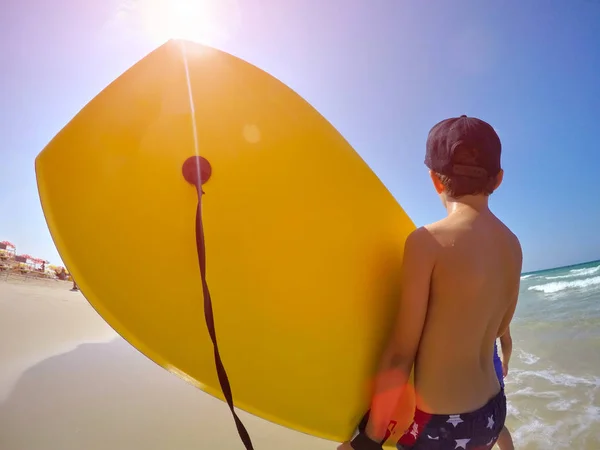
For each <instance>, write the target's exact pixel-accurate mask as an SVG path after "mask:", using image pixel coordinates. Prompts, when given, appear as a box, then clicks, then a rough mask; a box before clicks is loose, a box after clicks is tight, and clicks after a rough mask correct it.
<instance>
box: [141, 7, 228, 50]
mask: <svg viewBox="0 0 600 450" xmlns="http://www.w3.org/2000/svg"><path fill="white" fill-rule="evenodd" d="M134 2H135V3H134V5H135V6H134V8H132V9H135V14H136V15H137V16H138V17H137V18H138V20H139V22H138V23H139V25H140V26H141V28H142V29H141V31H142V33H143V34H144V35H145V36H147V37H148V38H149V39H151V40H153V41H155V42H156V43H160V42H164V41H167V40H169V39H187V40H190V41H195V42H200V43H203V44H207V45H211V44H214V43H215V42H217V41H221V40H223V39H227V38H229V37H230V35H231V33H232V32H233V31H235V30H234V29H232V28H235V27H236V25H237V23H236V21H235V19H237V18H238V14H239V11H238V8H237V4H236V2H235V1H227V0H134Z"/></svg>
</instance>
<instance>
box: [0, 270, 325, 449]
mask: <svg viewBox="0 0 600 450" xmlns="http://www.w3.org/2000/svg"><path fill="white" fill-rule="evenodd" d="M70 288H71V283H66V282H57V281H37V280H27V281H23V280H21V279H16V278H12V279H9V280H8V281H5V280H4V279H3V278H2V279H0V333H1V334H0V449H2V450H82V449H85V450H133V449H142V448H143V449H144V450H174V449H177V450H198V449H215V450H221V449H222V450H225V449H227V450H235V449H243V448H244V447H243V445H242V444H241V442H240V441H239V438H238V437H237V432H236V430H235V426H234V423H233V420H232V419H231V416H230V413H229V410H228V408H227V405H226V404H225V403H223V402H221V401H219V400H216V399H214V398H212V397H210V396H209V395H207V394H205V393H203V392H201V391H199V390H198V389H196V388H194V387H192V386H191V385H188V384H187V383H185V382H184V381H182V380H180V379H179V378H177V377H176V376H174V375H172V374H170V373H168V372H167V371H165V370H164V369H162V368H161V367H159V366H157V365H156V364H154V363H153V362H152V361H150V360H149V359H148V358H146V357H145V356H144V355H142V354H140V353H139V352H138V351H137V350H135V349H134V348H133V347H132V346H130V345H129V344H128V343H127V342H125V341H124V340H123V339H122V338H121V337H119V336H118V335H116V333H115V332H114V331H113V330H112V329H111V328H110V327H109V326H108V325H107V324H106V323H105V322H104V321H103V320H102V318H101V317H100V316H99V315H98V314H97V313H96V312H95V311H94V309H93V308H92V307H91V306H90V305H89V304H88V303H87V302H86V300H85V298H84V297H83V295H81V293H79V292H70V291H69V289H70ZM240 417H241V418H242V420H243V421H244V424H245V425H246V427H247V428H248V431H249V432H250V434H251V436H252V440H253V442H254V444H255V448H256V449H257V450H275V449H286V450H296V449H297V450H301V449H302V450H305V449H308V448H310V449H314V450H321V449H322V450H325V449H333V448H335V444H334V443H331V442H326V441H322V440H318V439H315V438H312V437H309V436H306V435H303V434H301V433H296V432H293V431H290V430H287V429H285V428H282V427H279V426H276V425H273V424H271V423H268V422H265V421H263V420H261V419H258V418H256V417H252V416H250V415H248V414H244V413H243V412H242V413H240Z"/></svg>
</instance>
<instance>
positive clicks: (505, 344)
mask: <svg viewBox="0 0 600 450" xmlns="http://www.w3.org/2000/svg"><path fill="white" fill-rule="evenodd" d="M500 347H501V348H502V370H503V372H504V376H506V374H507V373H508V363H509V361H510V357H511V355H512V347H513V344H512V336H511V335H510V325H509V327H508V328H507V329H506V333H504V334H503V335H502V336H500Z"/></svg>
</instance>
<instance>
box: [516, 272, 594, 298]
mask: <svg viewBox="0 0 600 450" xmlns="http://www.w3.org/2000/svg"><path fill="white" fill-rule="evenodd" d="M598 284H600V276H597V277H591V278H584V279H583V280H573V281H553V282H551V283H545V284H537V285H535V286H530V287H529V288H528V290H530V291H538V292H543V293H544V294H556V293H557V292H561V291H565V290H568V289H584V288H588V287H591V286H596V285H598Z"/></svg>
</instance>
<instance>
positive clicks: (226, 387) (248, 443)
mask: <svg viewBox="0 0 600 450" xmlns="http://www.w3.org/2000/svg"><path fill="white" fill-rule="evenodd" d="M192 159H193V161H192V163H191V164H190V163H188V161H190V160H192ZM199 159H200V161H198V160H197V159H196V157H192V158H189V159H188V160H187V161H186V162H185V163H184V165H183V175H184V177H185V179H186V180H187V181H188V182H189V183H191V184H194V185H195V186H196V189H197V192H198V207H197V210H196V249H197V251H198V265H199V266H200V278H201V279H202V295H203V297H204V319H205V321H206V328H207V329H208V334H210V339H211V341H212V344H213V349H214V358H215V367H216V369H217V376H218V378H219V384H220V385H221V391H222V392H223V396H224V397H225V400H226V401H227V405H229V410H230V411H231V414H232V416H233V420H234V421H235V426H236V428H237V431H238V434H239V436H240V439H241V440H242V442H243V444H244V447H246V450H254V446H253V445H252V440H251V439H250V435H249V434H248V431H247V430H246V427H245V426H244V424H243V423H242V421H241V420H240V418H239V417H238V415H237V413H236V412H235V408H234V405H233V394H232V392H231V385H230V383H229V377H228V376H227V372H226V371H225V366H224V365H223V361H222V360H221V354H220V353H219V345H218V343H217V333H216V330H215V320H214V315H213V307H212V300H211V298H210V290H209V289H208V283H207V281H206V245H205V240H204V226H203V224H202V195H203V194H204V192H203V191H202V183H201V182H197V181H196V180H197V178H198V177H197V176H196V175H195V174H198V173H199V172H200V170H199V169H198V164H200V169H204V170H208V173H207V175H206V177H202V178H203V180H204V182H206V181H208V178H209V177H210V165H208V169H207V168H206V165H207V164H208V161H206V160H205V159H204V158H199ZM189 166H193V167H192V168H191V171H190V170H189V169H190V167H189ZM186 169H188V170H186ZM190 172H191V173H190ZM203 175H204V174H203Z"/></svg>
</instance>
